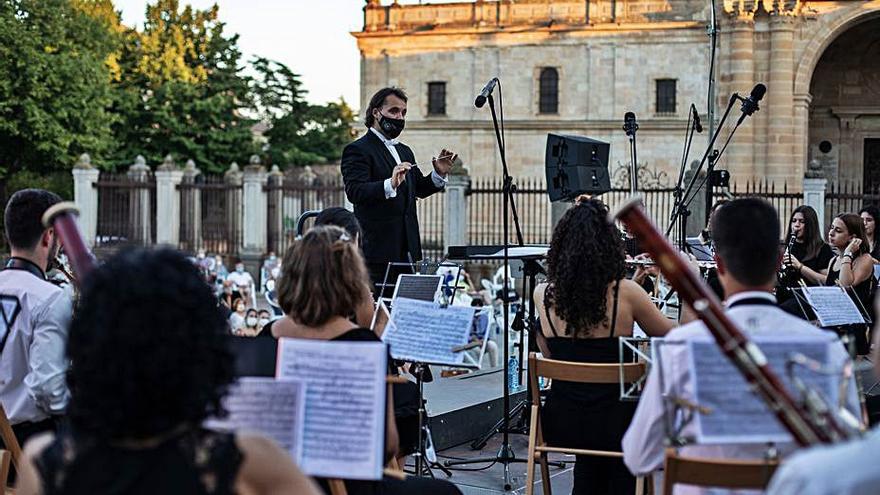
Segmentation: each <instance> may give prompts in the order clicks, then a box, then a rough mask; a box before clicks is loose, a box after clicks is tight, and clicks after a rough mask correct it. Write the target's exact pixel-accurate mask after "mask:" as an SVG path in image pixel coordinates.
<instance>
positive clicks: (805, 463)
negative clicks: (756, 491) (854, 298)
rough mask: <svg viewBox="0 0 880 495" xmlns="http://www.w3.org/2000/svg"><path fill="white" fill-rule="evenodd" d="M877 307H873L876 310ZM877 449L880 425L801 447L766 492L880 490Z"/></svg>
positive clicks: (821, 494) (819, 494) (809, 494)
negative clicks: (841, 439)
mask: <svg viewBox="0 0 880 495" xmlns="http://www.w3.org/2000/svg"><path fill="white" fill-rule="evenodd" d="M878 302H880V301H878ZM875 306H878V307H880V304H877V305H875ZM878 307H875V308H874V311H875V313H876V312H878V311H877V309H878ZM874 335H875V341H874V346H873V348H874V349H873V351H872V352H873V359H872V361H873V362H874V372H875V374H877V375H880V338H877V336H880V332H877V331H875V332H874ZM877 452H880V426H875V427H874V429H872V430H870V431H868V432H867V433H866V434H865V435H864V436H863V437H862V438H860V439H857V440H852V441H849V442H846V443H842V444H838V445H833V446H829V445H823V446H817V447H813V448H810V449H803V450H800V451H799V452H797V453H796V454H794V455H793V456H792V457H791V458H790V459H788V460H786V461H785V463H783V464H782V466H781V467H780V468H779V470H778V471H776V474H775V475H774V476H773V480H772V481H771V482H770V486H769V487H768V488H767V495H838V494H847V495H873V494H876V493H877V492H878V491H880V469H877V461H876V459H877Z"/></svg>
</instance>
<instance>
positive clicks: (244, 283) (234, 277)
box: [226, 271, 254, 288]
mask: <svg viewBox="0 0 880 495" xmlns="http://www.w3.org/2000/svg"><path fill="white" fill-rule="evenodd" d="M226 280H227V281H229V282H230V283H232V285H233V286H234V287H236V288H238V287H248V288H250V287H251V286H252V285H254V277H252V276H251V274H250V273H248V272H241V273H239V272H237V271H233V272H231V273H230V274H229V275H227V276H226Z"/></svg>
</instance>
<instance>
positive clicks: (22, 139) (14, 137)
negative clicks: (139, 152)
mask: <svg viewBox="0 0 880 495" xmlns="http://www.w3.org/2000/svg"><path fill="white" fill-rule="evenodd" d="M112 49H113V40H112V37H111V35H110V33H109V31H108V30H107V28H106V26H105V25H104V24H103V23H102V22H100V21H98V20H96V19H95V18H92V17H90V16H88V15H86V14H85V13H83V12H82V11H80V10H77V9H75V8H74V7H73V5H72V4H71V3H70V2H69V0H0V196H4V195H5V193H6V191H7V187H8V184H7V183H8V181H9V178H10V177H12V176H19V177H26V176H28V175H27V174H26V175H19V174H21V173H22V171H25V170H26V171H27V172H28V173H29V174H33V175H32V176H33V177H36V176H39V175H41V174H48V173H52V172H53V171H59V170H69V169H70V167H71V166H72V164H73V163H74V161H75V159H76V157H77V156H78V155H79V154H80V153H83V152H88V153H90V154H92V156H93V157H96V161H97V162H100V158H101V157H102V156H104V154H105V153H106V152H107V151H108V150H109V148H110V146H111V143H112V139H111V134H110V125H111V124H112V123H113V122H114V117H113V116H112V115H111V114H110V113H109V112H108V111H107V108H108V105H109V103H110V98H111V96H110V95H111V92H110V87H109V85H108V84H107V82H108V80H109V70H108V67H107V65H106V63H105V61H106V59H107V57H108V55H109V54H110V53H111V51H112Z"/></svg>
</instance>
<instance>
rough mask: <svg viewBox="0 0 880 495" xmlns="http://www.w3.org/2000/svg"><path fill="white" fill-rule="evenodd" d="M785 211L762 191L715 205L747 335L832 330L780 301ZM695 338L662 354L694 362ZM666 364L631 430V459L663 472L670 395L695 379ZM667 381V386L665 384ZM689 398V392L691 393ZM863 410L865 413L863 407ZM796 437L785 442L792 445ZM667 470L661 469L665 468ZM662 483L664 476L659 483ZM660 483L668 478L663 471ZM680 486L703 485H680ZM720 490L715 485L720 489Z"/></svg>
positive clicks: (728, 276)
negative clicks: (691, 346) (691, 344)
mask: <svg viewBox="0 0 880 495" xmlns="http://www.w3.org/2000/svg"><path fill="white" fill-rule="evenodd" d="M779 231H780V228H779V219H778V217H777V215H776V210H774V209H773V207H772V206H771V205H770V204H769V203H767V202H766V201H764V200H761V199H758V198H742V199H735V200H733V201H730V202H729V203H727V204H725V205H724V207H723V208H720V209H719V210H718V211H717V212H716V213H715V220H714V221H713V237H714V242H715V261H716V263H717V266H718V277H719V280H720V282H721V285H722V286H723V287H724V293H725V294H727V300H726V301H725V306H726V307H727V310H728V315H729V316H730V318H731V320H733V322H734V323H735V324H736V325H737V326H738V327H739V328H740V329H741V330H742V332H743V333H744V334H745V335H746V336H762V335H763V336H771V335H772V336H773V337H774V338H784V339H791V340H792V341H797V340H798V338H799V336H814V335H816V334H819V333H822V332H824V331H823V330H821V329H818V328H816V327H814V326H813V325H810V324H809V323H807V322H806V321H804V320H801V319H798V318H796V317H794V316H791V315H789V314H787V313H785V312H784V311H782V310H780V309H779V308H777V307H776V304H775V299H774V297H773V294H772V290H773V287H774V286H775V284H776V269H777V267H778V266H779V258H780V255H781V253H780V252H779V234H780V232H779ZM706 338H711V336H710V334H709V331H708V329H707V328H706V327H705V325H704V324H703V323H702V322H701V321H695V322H692V323H689V324H687V325H684V326H682V327H679V328H676V329H674V330H672V331H671V332H669V334H667V336H666V337H665V340H667V341H670V342H687V341H689V340H697V339H706ZM846 358H847V355H846V351H845V350H844V348H843V346H842V345H840V346H835V347H834V348H833V349H832V352H830V355H829V359H830V360H829V362H834V363H839V362H842V361H843V360H845V359H846ZM687 360H688V356H687V346H685V345H667V346H664V347H663V354H662V362H664V363H684V362H687ZM659 373H660V369H659V367H658V366H654V367H652V368H651V371H650V374H649V376H648V379H647V382H646V384H645V389H644V391H643V393H642V396H641V399H640V400H639V405H638V408H637V409H636V413H635V417H634V418H633V421H632V424H631V425H630V427H629V429H628V430H627V432H626V434H625V435H624V437H623V459H624V462H625V463H626V465H627V467H628V468H629V470H630V471H631V472H632V473H633V474H636V475H646V474H648V473H652V472H656V471H657V470H658V469H660V468H661V467H662V466H663V454H664V449H665V447H666V446H667V442H666V427H665V420H664V411H665V409H666V404H665V403H664V401H665V400H666V398H667V397H676V396H681V395H687V394H689V397H692V396H693V389H694V384H693V382H692V380H691V377H690V376H689V375H688V374H687V373H672V372H670V370H666V372H664V376H663V377H662V379H661V377H660V375H659ZM661 387H662V388H661ZM851 391H852V392H853V393H852V394H851V397H849V399H850V400H849V404H850V408H851V410H852V411H858V410H859V404H858V399H857V397H856V394H855V392H854V383H853V388H852V389H851ZM684 398H688V397H684ZM857 415H858V414H857ZM792 447H793V445H780V446H779V449H780V450H781V451H783V452H787V451H788V450H790V449H791V448H792ZM766 448H767V445H766V444H727V445H718V446H710V445H692V446H686V447H683V448H682V449H681V450H682V454H683V455H693V456H697V457H714V458H752V459H759V458H762V457H763V455H764V453H765V451H766ZM657 475H658V476H660V474H659V473H657ZM658 482H659V483H660V484H657V483H658ZM654 486H663V485H662V480H658V479H657V477H655V485H654ZM675 493H677V494H681V493H703V492H702V491H697V490H693V491H688V490H687V489H686V487H681V486H678V487H676V490H675ZM713 493H715V492H713Z"/></svg>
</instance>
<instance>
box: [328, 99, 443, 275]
mask: <svg viewBox="0 0 880 495" xmlns="http://www.w3.org/2000/svg"><path fill="white" fill-rule="evenodd" d="M406 103H407V96H406V93H404V92H403V90H401V89H399V88H393V87H392V88H382V89H380V90H379V91H377V92H376V94H374V95H373V97H372V98H371V99H370V103H369V105H368V106H367V111H366V118H365V120H364V123H365V124H366V126H367V129H368V130H367V132H366V133H365V134H364V135H363V136H362V137H361V138H360V139H358V140H356V141H354V142H353V143H351V144H349V145H348V146H346V147H345V149H344V150H343V151H342V165H341V168H342V179H343V182H344V183H345V195H346V196H347V197H348V200H349V201H351V202H352V204H354V214H355V216H356V217H357V219H358V221H359V222H360V225H361V227H362V228H363V233H364V239H363V250H364V257H365V258H366V261H367V267H368V269H369V272H370V278H371V279H372V281H373V282H374V283H381V282H382V281H383V280H384V278H385V271H386V268H387V265H388V263H389V262H409V263H411V262H414V261H418V260H420V259H422V245H421V240H420V236H419V220H418V216H417V214H416V198H427V197H428V196H430V195H432V194H434V193H436V192H438V191H441V190H442V189H443V188H444V187H446V180H447V179H446V178H447V176H448V175H449V171H450V170H451V168H452V162H453V161H454V160H455V158H456V156H457V155H456V154H455V153H452V152H450V151H448V150H445V149H444V150H442V151H441V152H440V156H439V157H438V158H434V159H433V160H432V165H433V170H432V171H431V173H430V175H423V173H422V171H421V170H420V169H419V167H418V166H417V165H416V158H415V155H414V154H413V152H412V150H411V149H410V148H409V146H406V145H405V144H402V143H400V142H399V141H398V140H397V138H398V136H399V135H400V133H401V132H403V128H404V124H405V121H406V111H407V109H406ZM406 271H407V270H400V269H398V270H395V271H392V273H391V275H390V277H389V278H390V280H389V283H395V282H396V280H397V277H396V274H397V273H401V272H406Z"/></svg>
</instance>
